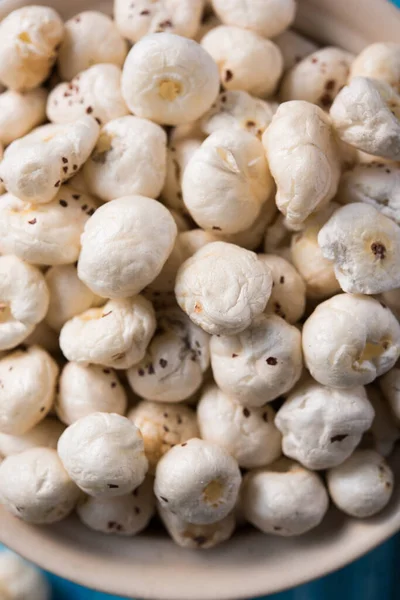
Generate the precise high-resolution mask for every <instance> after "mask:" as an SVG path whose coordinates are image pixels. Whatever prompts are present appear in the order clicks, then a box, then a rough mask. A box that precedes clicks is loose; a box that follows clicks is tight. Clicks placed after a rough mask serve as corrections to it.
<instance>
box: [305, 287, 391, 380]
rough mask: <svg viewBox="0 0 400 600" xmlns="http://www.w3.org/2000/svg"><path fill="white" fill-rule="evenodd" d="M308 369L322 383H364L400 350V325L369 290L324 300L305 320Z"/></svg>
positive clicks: (381, 371)
mask: <svg viewBox="0 0 400 600" xmlns="http://www.w3.org/2000/svg"><path fill="white" fill-rule="evenodd" d="M303 353H304V360H305V364H306V367H307V369H308V370H309V371H310V373H311V375H312V376H313V378H314V379H316V380H317V381H318V382H319V383H322V384H323V385H329V386H332V387H337V388H350V387H354V386H356V385H366V384H367V383H371V382H372V381H374V379H375V378H376V377H379V376H380V375H383V374H384V373H386V372H387V371H389V369H391V368H392V367H393V365H394V364H395V362H396V361H397V359H398V358H399V356H400V325H399V323H398V321H397V319H396V318H395V316H394V315H393V314H392V313H391V311H390V310H389V309H388V308H386V307H385V305H381V303H380V302H378V301H377V300H374V299H373V298H370V297H368V296H362V295H356V294H354V295H353V294H338V295H337V296H334V297H333V298H330V299H329V300H326V301H325V302H322V304H320V305H319V306H317V308H316V309H315V310H314V312H313V313H312V314H311V316H310V317H309V318H308V319H307V321H306V322H305V323H304V326H303Z"/></svg>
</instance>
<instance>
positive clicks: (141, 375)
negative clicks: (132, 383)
mask: <svg viewBox="0 0 400 600" xmlns="http://www.w3.org/2000/svg"><path fill="white" fill-rule="evenodd" d="M138 373H139V377H143V376H144V371H143V369H139V371H138Z"/></svg>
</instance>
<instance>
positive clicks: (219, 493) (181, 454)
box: [154, 438, 241, 525]
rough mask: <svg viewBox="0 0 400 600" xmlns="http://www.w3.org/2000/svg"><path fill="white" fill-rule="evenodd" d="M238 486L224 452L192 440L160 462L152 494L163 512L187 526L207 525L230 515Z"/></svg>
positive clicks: (233, 467)
mask: <svg viewBox="0 0 400 600" xmlns="http://www.w3.org/2000/svg"><path fill="white" fill-rule="evenodd" d="M240 482H241V475H240V470H239V467H238V464H237V462H236V460H235V459H234V458H232V456H231V455H230V454H229V453H228V452H226V450H224V449H223V448H220V447H219V446H217V445H215V444H211V443H210V442H206V441H204V440H200V439H197V438H193V439H191V440H189V441H188V442H184V443H183V444H181V445H179V446H174V448H171V450H169V451H168V452H167V453H166V454H164V456H163V457H162V458H161V460H160V461H159V463H158V465H157V469H156V479H155V483H154V492H155V494H156V496H157V500H158V501H159V502H160V504H161V507H162V508H165V509H166V510H169V511H172V512H173V513H174V514H176V515H177V516H178V517H179V518H180V519H182V520H184V521H187V522H189V523H193V524H195V525H208V524H210V523H216V522H217V521H221V519H223V518H224V517H226V516H227V515H228V514H229V513H230V512H231V510H232V509H233V507H234V506H235V503H236V499H237V496H238V493H239V488H240Z"/></svg>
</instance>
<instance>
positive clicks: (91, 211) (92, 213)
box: [86, 208, 94, 217]
mask: <svg viewBox="0 0 400 600" xmlns="http://www.w3.org/2000/svg"><path fill="white" fill-rule="evenodd" d="M86 214H87V215H88V217H91V216H92V215H94V208H91V209H90V210H88V211H87V213H86Z"/></svg>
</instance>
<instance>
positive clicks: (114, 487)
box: [107, 483, 119, 490]
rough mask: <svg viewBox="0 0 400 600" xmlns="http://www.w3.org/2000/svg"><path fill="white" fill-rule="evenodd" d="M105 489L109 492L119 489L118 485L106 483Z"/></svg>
mask: <svg viewBox="0 0 400 600" xmlns="http://www.w3.org/2000/svg"><path fill="white" fill-rule="evenodd" d="M107 487H108V488H109V489H110V490H114V489H118V488H119V485H115V483H108V484H107Z"/></svg>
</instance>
